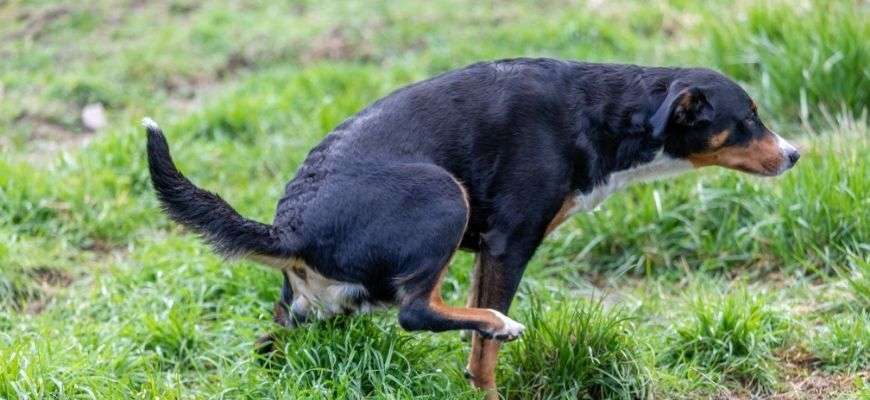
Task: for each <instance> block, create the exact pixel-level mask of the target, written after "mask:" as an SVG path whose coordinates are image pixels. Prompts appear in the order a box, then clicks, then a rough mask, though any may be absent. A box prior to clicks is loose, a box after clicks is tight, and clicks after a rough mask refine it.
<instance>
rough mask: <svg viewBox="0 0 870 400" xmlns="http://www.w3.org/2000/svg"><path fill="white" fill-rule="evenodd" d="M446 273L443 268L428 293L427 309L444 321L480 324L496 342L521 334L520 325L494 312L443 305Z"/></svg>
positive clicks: (523, 328)
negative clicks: (442, 290) (442, 287)
mask: <svg viewBox="0 0 870 400" xmlns="http://www.w3.org/2000/svg"><path fill="white" fill-rule="evenodd" d="M446 271H447V267H446V266H445V267H444V268H443V269H442V270H441V276H440V277H439V279H438V283H437V284H436V285H435V287H434V288H433V289H432V291H431V292H430V293H429V307H430V308H431V309H432V310H433V311H435V312H436V313H437V314H439V315H441V316H443V317H444V318H446V319H450V320H454V321H474V322H480V323H482V324H483V325H484V327H483V328H482V329H481V330H482V331H483V332H485V333H486V334H487V335H489V336H490V337H493V338H495V339H496V340H497V341H511V340H514V339H516V338H518V337H520V336H521V335H522V334H523V330H525V327H524V326H523V325H522V324H520V323H519V322H516V321H514V320H512V319H510V318H508V317H507V316H506V315H504V314H502V313H500V312H498V311H496V310H492V309H489V308H477V307H453V306H449V305H447V304H444V299H443V298H442V297H441V285H442V283H443V281H444V274H445V272H446Z"/></svg>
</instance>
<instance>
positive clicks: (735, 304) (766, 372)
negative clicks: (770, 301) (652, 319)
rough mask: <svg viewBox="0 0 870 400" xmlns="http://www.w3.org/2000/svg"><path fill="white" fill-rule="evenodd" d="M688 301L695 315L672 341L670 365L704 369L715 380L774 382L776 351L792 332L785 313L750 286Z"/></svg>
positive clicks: (665, 358) (692, 370) (756, 384)
mask: <svg viewBox="0 0 870 400" xmlns="http://www.w3.org/2000/svg"><path fill="white" fill-rule="evenodd" d="M689 303H690V304H689V313H691V316H690V317H689V318H688V319H687V320H686V321H684V322H683V323H682V324H679V325H678V326H677V327H676V329H675V330H674V332H673V335H672V336H671V337H670V338H669V339H668V340H667V349H666V351H665V352H663V353H662V356H663V363H664V364H665V365H668V366H671V367H674V369H675V370H684V371H687V372H689V373H700V374H701V375H704V376H706V377H707V379H709V380H711V381H712V382H713V383H714V384H723V383H729V382H736V383H740V384H744V385H747V386H750V387H754V388H756V389H762V390H766V389H769V388H771V387H772V386H773V385H774V384H775V382H776V378H777V360H776V358H775V357H774V350H775V349H776V348H777V347H778V346H780V345H781V344H782V343H783V341H784V339H785V337H786V334H787V332H788V323H787V321H786V320H785V318H784V317H783V316H782V314H781V312H779V311H777V310H773V309H772V308H771V307H769V306H768V305H767V302H766V299H765V297H764V296H761V295H757V294H754V293H751V292H750V291H749V290H748V289H746V288H741V289H739V290H736V291H734V292H732V293H729V294H727V295H725V296H723V297H713V296H710V295H707V294H702V295H698V296H696V297H695V298H692V299H691V300H690V302H689Z"/></svg>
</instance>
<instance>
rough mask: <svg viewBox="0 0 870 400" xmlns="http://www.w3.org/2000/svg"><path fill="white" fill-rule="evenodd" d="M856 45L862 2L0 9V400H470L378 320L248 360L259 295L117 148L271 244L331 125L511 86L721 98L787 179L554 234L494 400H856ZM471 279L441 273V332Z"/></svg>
mask: <svg viewBox="0 0 870 400" xmlns="http://www.w3.org/2000/svg"><path fill="white" fill-rule="evenodd" d="M868 21H870V6H868V4H867V3H866V2H864V1H857V0H855V1H845V0H837V1H821V0H805V1H775V0H774V1H766V2H753V1H745V0H741V1H737V2H736V3H733V2H726V1H710V2H694V1H687V0H679V1H677V0H675V1H671V2H665V1H661V0H656V1H650V2H640V1H637V2H635V1H627V0H616V1H592V0H590V1H560V0H548V1H541V2H533V1H518V2H491V3H490V2H465V1H455V0H433V1H426V2H423V1H420V2H410V1H406V2H388V1H348V2H317V1H307V0H302V1H276V2H257V1H238V2H229V1H204V2H200V1H192V0H159V1H150V2H143V1H121V0H95V1H89V2H84V1H82V2H63V3H61V2H51V1H37V0H30V1H24V0H18V1H17V0H12V1H0V38H2V40H0V60H2V61H0V151H2V153H0V154H2V157H0V399H19V398H20V399H42V398H48V399H60V398H94V399H127V398H161V399H176V398H178V399H182V398H183V399H199V398H283V399H303V398H311V399H321V398H330V399H344V398H351V399H357V398H377V399H387V398H389V399H392V398H401V399H406V398H429V399H442V398H450V399H454V398H469V399H476V398H482V394H481V393H477V392H475V391H473V390H471V388H470V387H469V385H468V384H467V383H466V381H465V379H464V378H463V374H462V370H463V367H464V365H465V357H466V354H467V352H468V348H469V344H468V343H467V342H464V341H463V340H462V339H461V338H460V335H459V334H458V333H455V332H454V333H443V334H429V333H423V334H409V333H406V332H404V331H402V330H401V328H399V327H398V324H397V322H396V313H395V311H386V312H379V313H374V314H371V315H367V316H362V317H354V318H348V317H342V318H338V319H335V320H331V321H327V322H319V323H314V324H311V325H306V326H305V327H303V328H300V329H297V330H294V331H282V332H280V334H279V338H280V342H279V345H280V351H278V352H276V353H275V354H274V355H272V356H269V357H262V356H259V355H257V353H256V352H255V351H254V340H255V339H256V338H257V337H258V336H259V335H260V334H262V333H265V332H267V331H270V330H273V329H274V326H273V324H272V322H271V308H272V307H271V306H272V302H273V301H274V300H275V299H276V298H277V297H278V293H279V289H280V284H281V277H280V274H279V273H278V272H276V271H273V270H268V269H266V268H263V267H260V266H258V265H256V264H254V263H250V262H228V261H224V260H222V259H220V258H218V257H217V256H215V255H213V254H212V253H211V252H210V250H209V249H208V248H207V247H206V246H205V245H203V244H202V243H201V242H200V241H199V240H198V239H197V238H196V237H195V236H194V235H192V234H190V233H187V232H185V231H184V230H182V229H180V228H179V227H178V226H176V225H175V224H172V223H170V221H168V219H167V218H166V217H165V216H164V215H163V214H162V213H161V212H160V210H159V207H158V204H157V200H156V198H155V195H154V192H153V190H152V188H151V184H150V181H149V179H148V172H147V167H146V160H145V136H144V132H143V130H142V129H141V128H140V126H139V122H138V121H139V120H140V119H141V118H142V117H143V116H146V115H147V116H150V117H152V118H154V119H155V120H157V121H158V122H160V123H161V125H162V126H163V128H164V130H165V131H166V133H167V136H168V138H169V141H170V143H171V145H172V147H173V152H174V153H173V154H174V156H175V158H176V162H177V163H178V164H179V168H180V169H181V170H182V171H184V173H185V174H186V175H187V176H189V177H190V178H191V179H192V180H193V181H194V182H196V183H197V184H198V185H200V186H202V187H205V188H208V189H210V190H213V191H216V192H218V193H220V194H221V195H222V196H223V197H224V198H225V199H226V200H227V201H228V202H229V203H230V204H232V205H233V206H234V207H235V208H237V209H238V210H239V212H240V213H242V214H243V215H246V216H249V217H252V218H255V219H257V220H260V221H271V218H272V216H273V213H274V207H275V203H276V201H277V199H278V197H279V196H280V194H281V192H282V190H283V184H284V183H285V182H286V181H287V180H289V179H290V178H291V177H292V175H293V173H294V171H295V170H296V168H297V166H298V165H299V164H300V163H301V161H302V160H303V159H304V157H305V155H306V153H307V151H308V150H309V149H310V148H311V147H312V146H313V145H314V144H316V143H317V142H318V141H319V140H320V138H322V137H323V136H324V135H325V134H327V133H328V132H329V131H330V130H331V129H332V128H333V127H335V126H336V125H338V124H339V123H340V122H341V121H342V120H344V119H345V118H347V117H348V116H350V115H352V114H353V113H355V112H357V111H358V110H360V109H361V108H362V107H364V106H365V105H367V104H369V103H371V102H373V101H374V100H376V99H378V98H379V97H381V96H383V95H385V94H387V93H389V92H391V91H392V90H395V89H397V88H399V87H401V86H403V85H405V84H408V83H411V82H414V81H417V80H420V79H424V78H426V77H429V76H432V75H434V74H437V73H439V72H443V71H446V70H449V69H452V68H457V67H461V66H464V65H466V64H469V63H472V62H475V61H480V60H487V59H497V58H504V57H516V56H548V57H558V58H567V59H578V60H587V61H600V62H622V63H639V64H645V65H672V66H686V65H691V66H706V67H711V68H715V69H718V70H720V71H722V72H725V73H727V74H729V75H730V76H732V77H734V78H735V79H737V80H739V81H740V82H741V84H743V86H744V87H745V88H746V89H747V90H748V91H749V92H750V93H751V94H752V95H753V96H754V97H755V98H756V100H757V102H758V104H759V107H760V114H761V117H762V119H763V120H765V121H768V125H770V126H771V127H773V128H774V130H777V131H778V132H780V134H782V135H783V136H785V137H787V138H789V139H791V140H793V141H794V142H796V143H798V144H799V145H800V147H801V148H802V149H803V152H804V156H803V157H802V159H801V162H800V164H799V165H798V166H797V167H796V168H795V169H794V170H793V171H791V172H789V173H787V174H786V175H784V176H783V177H781V178H776V179H760V178H755V177H748V176H744V175H740V174H738V173H735V172H729V171H724V170H716V169H710V170H702V171H697V172H693V173H690V174H688V175H686V176H683V177H681V178H678V179H675V180H670V181H665V182H657V183H654V184H646V185H639V186H636V187H633V188H631V189H630V190H627V191H625V192H623V193H620V194H617V195H614V196H613V197H611V198H610V199H609V200H607V201H606V202H605V203H604V204H603V205H602V207H601V208H600V209H599V210H598V211H596V212H594V213H590V214H580V215H576V216H574V217H573V218H572V219H570V220H569V221H568V222H566V223H565V224H563V225H562V226H561V227H560V228H559V229H558V230H557V231H556V232H555V233H554V234H552V235H550V236H549V237H548V239H547V240H546V242H545V244H544V245H543V246H542V247H541V248H540V249H539V251H538V253H537V254H536V256H535V258H534V259H533V261H532V263H531V264H530V266H529V268H528V270H527V272H526V277H525V279H524V281H523V284H522V286H521V289H520V294H519V297H518V299H517V301H515V303H514V307H513V308H512V310H511V315H512V316H513V317H514V318H515V319H517V320H518V321H520V322H523V323H524V324H526V326H527V328H528V330H527V332H526V335H525V336H523V337H522V338H521V339H520V340H518V341H516V342H513V343H510V344H507V345H505V347H504V350H503V353H502V354H503V355H502V357H501V362H500V366H499V371H498V374H499V384H500V388H501V393H502V394H503V395H505V396H507V397H508V398H529V399H544V398H566V399H575V398H617V399H624V398H666V399H670V398H678V399H680V398H685V399H705V398H720V399H744V398H746V399H748V398H771V399H828V398H843V399H863V398H868V397H870V211H868V210H870V157H868V154H870V129H868V114H867V104H868V100H870V23H868ZM85 109H87V110H89V113H85V114H87V115H88V116H83V110H85ZM94 110H97V111H96V113H97V114H100V111H102V113H103V114H104V116H105V123H104V124H103V123H101V122H102V121H99V119H100V118H96V119H94V118H93V117H92V116H90V115H92V114H91V113H93V112H95V111H94ZM98 117H99V116H98ZM472 260H473V255H471V254H466V253H460V254H459V255H458V256H457V257H455V258H454V261H453V264H452V265H451V267H450V272H449V276H448V277H447V278H446V279H447V280H446V282H445V285H444V288H443V290H444V295H445V298H446V299H449V300H450V301H451V302H453V303H455V304H462V303H464V298H465V296H466V293H467V283H468V279H469V273H470V268H471V262H472Z"/></svg>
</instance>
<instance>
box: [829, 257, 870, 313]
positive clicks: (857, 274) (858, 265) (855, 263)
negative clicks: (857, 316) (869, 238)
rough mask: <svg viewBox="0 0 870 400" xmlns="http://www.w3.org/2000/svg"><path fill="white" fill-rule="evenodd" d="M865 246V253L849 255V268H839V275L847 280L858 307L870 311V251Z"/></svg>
mask: <svg viewBox="0 0 870 400" xmlns="http://www.w3.org/2000/svg"><path fill="white" fill-rule="evenodd" d="M867 246H868V244H865V245H864V246H863V250H864V252H863V253H861V254H859V253H853V252H850V253H849V263H848V265H849V267H848V268H838V269H837V272H838V273H839V275H840V276H841V277H842V278H843V279H845V280H846V282H847V283H848V285H849V289H850V291H851V292H852V296H853V297H854V298H855V301H856V302H857V303H858V306H859V307H861V308H863V309H865V310H870V249H868V248H867Z"/></svg>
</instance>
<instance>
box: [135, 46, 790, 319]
mask: <svg viewBox="0 0 870 400" xmlns="http://www.w3.org/2000/svg"><path fill="white" fill-rule="evenodd" d="M148 133H149V139H148V157H149V163H150V169H151V176H152V180H153V184H154V187H155V189H156V190H157V194H158V196H159V198H160V200H161V202H162V204H163V206H164V208H165V210H166V211H167V213H168V214H169V216H170V217H172V218H173V219H174V220H176V221H178V222H179V223H181V224H183V225H185V226H188V227H190V228H192V229H193V230H195V231H197V232H199V233H201V234H202V235H203V236H204V237H205V239H206V240H207V241H208V242H209V243H211V244H212V245H213V246H214V248H215V249H216V250H217V251H218V252H219V253H222V254H225V255H248V254H254V255H261V256H268V257H273V258H277V259H289V258H295V259H300V260H302V261H303V262H304V263H305V264H306V265H308V266H310V267H311V268H312V269H313V270H315V271H317V272H318V273H319V274H321V275H323V276H325V277H328V278H330V279H334V280H336V281H342V282H350V283H356V284H360V285H362V286H363V287H364V288H365V289H366V290H365V293H366V296H367V298H366V300H368V301H382V302H393V303H398V304H400V305H401V312H400V323H401V324H402V326H403V327H405V328H407V329H412V330H416V329H426V330H432V331H442V330H447V329H474V330H478V331H480V332H481V333H487V334H491V333H492V332H491V331H487V330H486V329H484V326H483V325H481V324H482V322H481V321H479V320H468V319H464V318H460V317H456V316H452V315H447V314H445V313H444V312H435V311H433V309H432V307H431V306H430V304H429V303H430V298H431V293H432V292H433V291H434V290H437V289H438V288H439V287H440V286H439V282H440V279H441V276H442V272H443V269H444V268H445V266H446V265H447V264H448V262H449V260H450V258H451V256H452V254H453V253H454V251H455V249H456V248H457V247H462V248H465V249H468V250H471V251H475V252H481V253H485V254H486V255H487V257H489V258H490V259H491V260H494V261H493V263H492V265H497V266H498V267H497V271H495V272H493V273H491V274H490V275H488V276H486V279H487V280H486V281H483V282H478V283H477V285H479V286H478V288H477V289H475V290H483V291H486V292H487V294H481V295H480V296H481V297H480V299H481V300H480V301H477V302H476V303H477V304H476V305H477V306H478V307H488V308H492V309H496V310H500V311H502V312H507V309H508V307H509V306H510V303H511V299H512V298H513V296H514V293H515V291H516V288H517V285H518V283H519V281H520V278H521V276H522V273H523V270H524V268H525V265H526V263H527V262H528V260H529V259H530V258H531V257H532V255H533V254H534V252H535V249H536V248H537V247H538V245H539V244H540V243H541V241H542V239H543V238H544V236H545V234H546V232H547V229H548V226H549V224H550V223H551V221H552V220H553V219H554V217H555V216H556V215H557V213H559V211H560V209H561V208H562V206H563V204H564V203H565V201H566V199H568V198H570V197H571V196H572V194H574V193H578V192H579V193H587V192H589V191H591V190H592V189H593V188H594V187H595V186H597V185H600V184H602V183H604V182H606V181H607V179H608V176H610V174H612V173H614V172H616V171H621V170H626V169H629V168H632V167H636V166H638V165H641V164H644V163H647V162H650V161H651V160H653V158H654V157H656V155H657V154H658V153H660V152H663V153H664V154H665V155H667V156H670V157H672V158H678V159H687V160H691V159H692V157H693V155H697V154H707V153H711V152H713V151H715V150H717V149H719V148H724V147H733V148H741V147H742V148H748V146H750V144H751V143H754V142H757V141H759V140H762V138H765V137H767V138H768V139H769V136H770V135H771V133H770V132H769V131H768V130H767V129H766V128H764V126H763V125H762V124H761V122H760V121H759V120H758V117H757V115H756V114H755V109H754V105H753V103H752V101H751V100H750V98H749V96H747V94H746V93H745V92H744V91H743V90H742V89H741V88H740V87H739V86H738V85H736V84H735V83H734V82H732V81H731V80H729V79H728V78H726V77H724V76H723V75H721V74H719V73H717V72H714V71H711V70H707V69H694V68H691V69H684V68H648V67H640V66H634V65H607V64H590V63H581V62H567V61H560V60H553V59H513V60H501V61H495V62H485V63H479V64H474V65H471V66H468V67H466V68H462V69H459V70H455V71H451V72H447V73H445V74H442V75H440V76H437V77H435V78H432V79H429V80H426V81H423V82H419V83H416V84H413V85H409V86H407V87H404V88H402V89H399V90H397V91H395V92H394V93H392V94H390V95H388V96H386V97H384V98H382V99H380V100H378V101H377V102H375V103H374V104H372V105H371V106H369V107H367V108H365V109H364V110H362V111H361V112H359V113H358V114H357V115H355V116H353V117H351V118H349V119H348V120H346V121H344V122H343V123H342V124H341V125H339V126H338V127H336V128H335V130H334V131H333V132H332V133H330V134H329V135H328V136H326V137H325V138H324V139H323V141H322V142H321V143H320V144H319V145H318V146H317V147H315V148H314V149H313V150H312V151H311V153H310V154H309V155H308V157H307V159H306V160H305V162H304V163H303V164H302V166H301V167H300V168H299V170H298V172H297V173H296V176H295V178H293V180H292V181H290V182H289V183H288V184H287V187H286V191H285V195H284V197H283V198H282V199H281V200H280V201H279V202H278V207H277V214H276V216H275V220H274V222H273V223H272V224H271V225H266V224H262V223H258V222H254V221H250V220H248V219H245V218H244V217H242V216H240V215H239V214H238V213H236V212H235V211H234V210H233V209H232V208H231V207H230V206H229V205H228V204H227V203H225V202H224V201H223V200H221V199H220V198H219V197H218V196H217V195H214V194H212V193H209V192H206V191H204V190H202V189H199V188H197V187H196V186H194V185H193V184H192V183H191V182H189V181H188V180H187V179H186V178H185V177H184V176H182V175H181V173H179V172H178V170H177V169H176V168H175V166H174V165H173V163H172V160H171V158H170V155H169V150H168V146H167V144H166V141H165V139H164V137H163V135H162V133H161V132H160V131H159V130H158V129H157V128H156V127H151V128H149V129H148ZM717 134H720V135H721V136H720V138H719V139H720V140H717V141H716V143H715V144H711V143H712V138H713V137H714V135H717ZM788 156H789V157H791V158H793V159H794V160H790V161H791V163H792V164H793V163H794V161H796V157H797V156H796V153H795V154H794V155H791V154H790V155H788ZM708 158H709V157H708ZM714 158H715V157H714ZM714 158H710V159H714ZM732 158H733V157H732ZM786 158H788V157H786ZM780 162H781V163H785V162H787V161H780ZM711 163H716V162H715V161H714V162H711ZM735 163H737V164H735ZM738 164H739V165H738ZM767 164H768V165H766V168H767V169H765V170H759V169H758V168H755V169H752V168H749V167H745V166H744V164H741V163H739V162H737V161H732V162H731V164H729V165H725V164H721V165H725V166H729V167H732V168H738V169H744V170H750V171H751V172H755V173H759V174H772V173H774V171H773V169H774V167H775V168H779V167H780V165H779V164H777V165H775V166H774V165H769V164H771V162H769V163H767ZM780 169H781V168H780ZM287 291H290V292H291V293H289V294H288V293H287ZM284 297H286V298H288V299H289V298H292V290H291V289H290V286H289V284H288V283H287V281H286V277H285V293H284Z"/></svg>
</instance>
